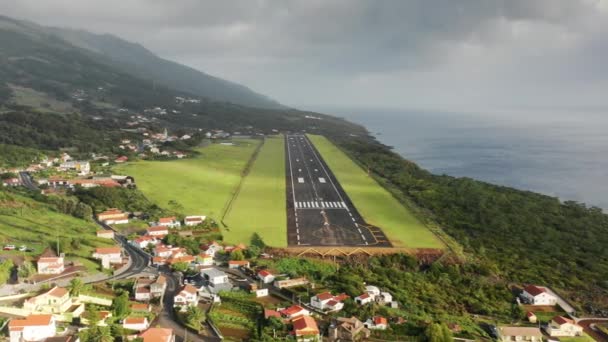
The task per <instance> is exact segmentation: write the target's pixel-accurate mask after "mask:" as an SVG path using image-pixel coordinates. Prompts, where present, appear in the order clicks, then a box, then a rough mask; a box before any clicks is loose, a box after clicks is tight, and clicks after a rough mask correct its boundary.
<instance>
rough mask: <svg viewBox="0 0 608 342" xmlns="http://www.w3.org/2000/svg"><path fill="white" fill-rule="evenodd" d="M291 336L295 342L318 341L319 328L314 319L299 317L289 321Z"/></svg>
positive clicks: (319, 337) (319, 336)
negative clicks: (291, 326) (291, 327)
mask: <svg viewBox="0 0 608 342" xmlns="http://www.w3.org/2000/svg"><path fill="white" fill-rule="evenodd" d="M291 324H292V325H293V331H292V333H293V335H294V336H295V338H296V341H303V342H307V341H320V340H321V335H320V333H319V327H318V326H317V322H316V321H315V320H314V318H312V317H310V316H299V317H297V318H295V319H293V320H292V321H291Z"/></svg>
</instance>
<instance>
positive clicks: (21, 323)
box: [8, 315, 57, 342]
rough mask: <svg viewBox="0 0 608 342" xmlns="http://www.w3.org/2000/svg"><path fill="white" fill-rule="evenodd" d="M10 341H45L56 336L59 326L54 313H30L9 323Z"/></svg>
mask: <svg viewBox="0 0 608 342" xmlns="http://www.w3.org/2000/svg"><path fill="white" fill-rule="evenodd" d="M8 331H9V339H10V342H22V341H44V340H46V339H47V338H49V337H53V336H55V334H56V333H57V327H56V325H55V319H54V318H53V315H29V316H27V317H26V318H22V319H12V320H11V321H10V322H9V323H8Z"/></svg>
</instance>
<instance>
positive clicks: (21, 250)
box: [19, 245, 27, 252]
mask: <svg viewBox="0 0 608 342" xmlns="http://www.w3.org/2000/svg"><path fill="white" fill-rule="evenodd" d="M25 251H27V246H26V245H21V246H19V252H25Z"/></svg>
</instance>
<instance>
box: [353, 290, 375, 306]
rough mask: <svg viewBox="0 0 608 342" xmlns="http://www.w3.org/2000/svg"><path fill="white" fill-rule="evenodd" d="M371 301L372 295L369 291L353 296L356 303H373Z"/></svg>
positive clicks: (372, 299)
mask: <svg viewBox="0 0 608 342" xmlns="http://www.w3.org/2000/svg"><path fill="white" fill-rule="evenodd" d="M373 302H374V297H372V296H371V295H370V294H369V293H364V294H362V295H359V296H357V297H355V303H357V304H359V305H365V304H368V303H373Z"/></svg>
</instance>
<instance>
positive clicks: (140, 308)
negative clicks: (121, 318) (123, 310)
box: [130, 303, 152, 312]
mask: <svg viewBox="0 0 608 342" xmlns="http://www.w3.org/2000/svg"><path fill="white" fill-rule="evenodd" d="M130 308H131V312H150V311H152V306H151V305H150V304H146V303H133V304H131V306H130Z"/></svg>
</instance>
